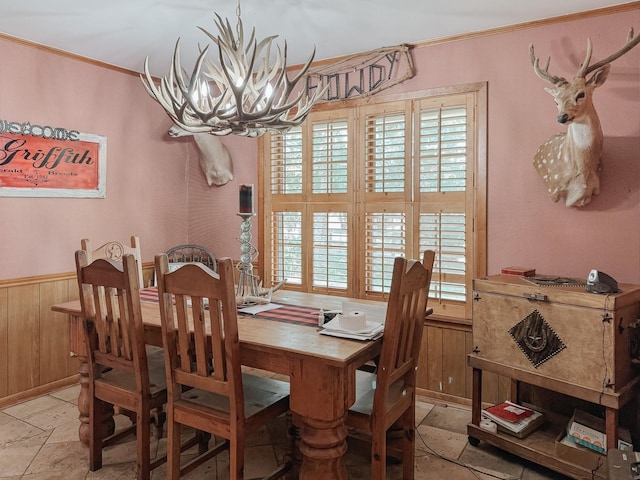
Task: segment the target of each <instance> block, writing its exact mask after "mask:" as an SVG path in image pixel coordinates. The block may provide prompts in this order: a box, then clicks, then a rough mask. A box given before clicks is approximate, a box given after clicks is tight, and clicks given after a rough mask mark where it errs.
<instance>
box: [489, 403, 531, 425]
mask: <svg viewBox="0 0 640 480" xmlns="http://www.w3.org/2000/svg"><path fill="white" fill-rule="evenodd" d="M485 411H486V412H487V413H490V414H491V415H494V416H496V417H500V418H501V419H503V420H506V421H507V422H517V421H518V420H522V419H523V418H527V417H528V416H530V415H533V410H531V409H529V408H525V407H522V406H520V405H518V404H516V403H512V402H508V401H507V402H502V403H499V404H497V405H494V406H492V407H487V408H485Z"/></svg>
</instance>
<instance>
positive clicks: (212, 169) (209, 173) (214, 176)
mask: <svg viewBox="0 0 640 480" xmlns="http://www.w3.org/2000/svg"><path fill="white" fill-rule="evenodd" d="M169 136H170V137H173V138H177V137H186V136H192V137H193V139H194V140H195V141H196V145H197V146H198V150H200V168H201V169H202V173H204V176H205V178H206V179H207V183H208V184H209V186H211V185H224V184H225V183H227V182H229V181H230V180H233V162H232V160H231V154H230V153H229V150H228V149H227V147H226V146H225V145H224V143H222V142H221V141H220V137H218V136H217V135H214V134H211V133H191V132H187V131H186V130H183V129H181V128H180V127H178V126H176V125H174V126H173V127H171V128H170V129H169Z"/></svg>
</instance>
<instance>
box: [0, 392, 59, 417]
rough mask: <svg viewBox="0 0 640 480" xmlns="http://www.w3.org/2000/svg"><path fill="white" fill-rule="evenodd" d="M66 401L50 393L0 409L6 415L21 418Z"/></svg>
mask: <svg viewBox="0 0 640 480" xmlns="http://www.w3.org/2000/svg"><path fill="white" fill-rule="evenodd" d="M66 403H67V402H65V401H64V400H60V399H59V398H54V397H52V396H51V395H43V396H41V397H37V398H34V399H33V400H28V401H26V402H23V403H18V404H17V405H13V406H12V407H8V408H5V409H4V410H2V411H3V412H4V413H6V414H7V415H11V416H12V417H15V418H19V419H23V418H25V417H28V416H29V415H33V414H36V413H38V412H41V411H42V410H46V409H48V408H51V407H55V406H60V405H62V404H66Z"/></svg>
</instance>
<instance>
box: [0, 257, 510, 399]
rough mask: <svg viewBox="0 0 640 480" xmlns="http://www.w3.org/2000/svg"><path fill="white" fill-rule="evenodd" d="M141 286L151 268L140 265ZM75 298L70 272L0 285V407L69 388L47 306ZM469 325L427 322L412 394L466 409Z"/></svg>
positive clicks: (495, 383) (60, 327) (493, 383)
mask: <svg viewBox="0 0 640 480" xmlns="http://www.w3.org/2000/svg"><path fill="white" fill-rule="evenodd" d="M143 275H144V279H145V283H144V284H145V285H149V284H150V283H149V282H150V281H151V280H152V279H153V263H151V262H149V263H146V264H143ZM77 298H78V284H77V281H76V276H75V272H70V273H63V274H56V275H47V276H39V277H29V278H20V279H14V280H1V281H0V408H4V407H6V406H8V405H12V404H15V403H18V402H21V401H24V400H27V399H29V398H33V397H36V396H38V395H42V394H43V393H46V392H49V391H52V390H56V389H58V388H60V387H63V386H65V385H71V384H73V383H75V382H77V380H78V367H79V362H78V360H77V359H76V358H75V357H73V356H71V355H70V353H69V322H68V319H67V317H66V316H65V315H64V314H62V313H56V312H52V311H51V306H52V305H55V304H57V303H64V302H68V301H71V300H75V299H77ZM472 349H473V342H472V335H471V323H468V324H465V323H459V322H451V321H448V320H446V319H442V318H432V317H429V319H428V321H427V322H426V323H425V328H424V330H423V336H422V348H421V352H420V359H419V366H418V372H417V376H418V386H419V389H418V392H419V393H421V394H423V395H427V396H429V397H432V398H435V399H439V400H442V401H443V402H453V403H458V404H465V405H471V388H472V387H471V385H472V382H471V368H470V367H468V366H467V354H468V353H469V352H471V350H472ZM510 386H511V380H510V379H508V378H505V377H498V375H495V374H491V373H489V372H486V373H485V374H484V375H483V389H482V392H483V400H484V401H485V402H490V403H499V402H501V401H504V400H505V399H506V398H509V396H508V395H509V391H510Z"/></svg>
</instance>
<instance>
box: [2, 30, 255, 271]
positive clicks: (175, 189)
mask: <svg viewBox="0 0 640 480" xmlns="http://www.w3.org/2000/svg"><path fill="white" fill-rule="evenodd" d="M0 48H1V49H2V52H3V55H2V58H3V62H2V68H0V119H2V120H9V121H16V122H31V123H32V124H39V125H51V126H54V127H62V128H66V129H68V130H78V131H80V132H84V133H92V134H98V135H104V136H106V137H107V195H106V198H104V199H78V198H14V197H0V243H1V244H2V251H3V252H4V254H3V256H2V257H3V259H2V262H1V263H0V265H1V266H0V280H1V279H12V278H21V277H28V276H34V275H44V274H52V273H62V272H70V271H73V270H74V269H75V266H74V263H73V252H74V251H75V250H76V249H77V248H79V246H80V239H81V238H85V237H88V238H90V239H91V240H92V242H93V243H94V245H96V246H99V245H101V244H102V243H104V242H106V241H108V240H120V241H123V242H128V241H129V240H128V239H129V237H130V236H131V235H132V234H136V235H139V236H140V239H141V244H142V256H143V260H144V261H145V262H150V261H153V256H154V254H155V253H157V252H162V251H165V250H166V249H167V248H169V247H171V246H173V245H176V244H181V243H187V242H195V243H202V244H203V245H205V246H207V247H209V248H211V249H212V251H214V252H215V253H216V255H218V256H220V255H229V256H233V257H234V258H236V257H237V256H239V255H237V254H236V251H237V243H236V241H235V237H229V235H228V234H229V230H228V229H224V228H219V226H220V225H227V224H229V223H230V222H233V223H232V224H233V225H234V226H235V225H236V219H237V217H236V216H235V214H234V213H232V212H235V211H237V203H238V194H237V191H238V190H237V183H238V181H242V182H243V183H257V175H256V173H255V158H256V156H257V154H256V149H257V145H256V142H255V141H243V140H244V139H235V138H234V139H229V140H227V139H225V142H226V143H228V144H229V145H230V146H229V148H230V150H231V151H232V154H233V155H234V157H236V156H237V157H238V158H239V159H242V158H245V159H253V161H252V162H249V163H252V164H253V166H252V168H251V166H248V165H247V162H242V161H240V160H238V161H236V180H234V182H233V184H229V185H227V186H225V187H209V186H208V185H207V184H206V182H205V181H204V178H203V176H202V174H201V173H200V170H199V166H198V154H197V150H196V149H195V147H194V146H193V142H192V141H191V140H190V139H182V140H173V139H171V138H169V137H168V136H167V135H166V132H167V130H168V129H169V127H170V126H171V121H170V120H169V119H168V117H167V116H166V115H165V114H164V112H163V111H162V109H161V108H160V107H159V106H158V105H157V104H156V103H155V102H154V101H153V100H152V99H151V98H150V97H149V96H148V95H147V93H146V92H145V91H144V89H143V87H142V84H141V82H140V80H139V78H138V77H137V76H135V75H129V74H125V73H121V72H117V71H114V70H112V69H107V68H101V67H97V66H95V65H91V64H89V63H85V62H82V61H77V60H74V59H71V58H68V57H65V56H60V55H55V54H51V53H47V52H45V51H43V50H41V49H37V48H31V47H29V46H25V45H22V44H19V43H16V42H13V41H10V40H2V39H0ZM234 185H235V187H234ZM231 204H232V205H233V206H234V208H235V210H234V209H233V208H230V207H229V205H231Z"/></svg>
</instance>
